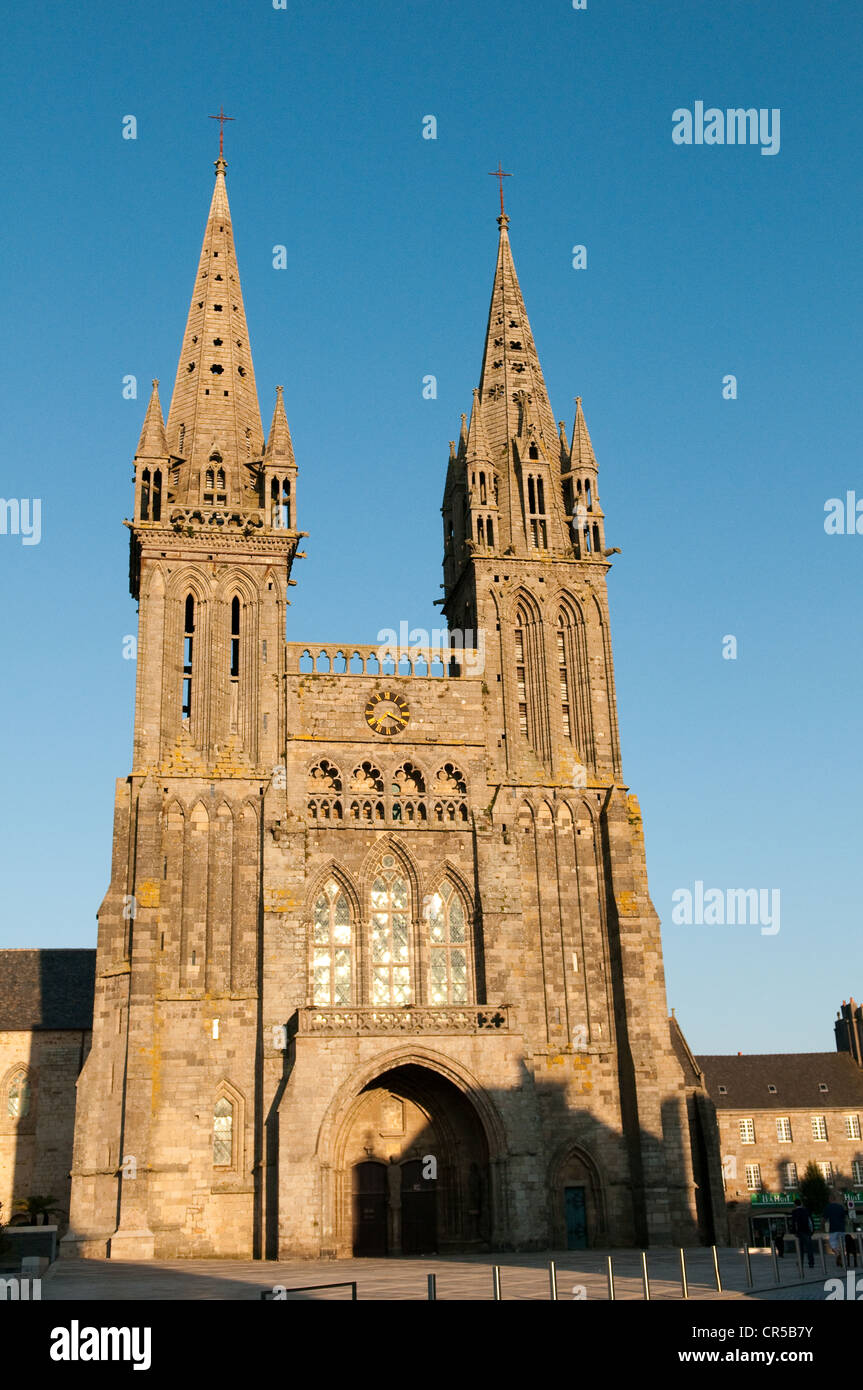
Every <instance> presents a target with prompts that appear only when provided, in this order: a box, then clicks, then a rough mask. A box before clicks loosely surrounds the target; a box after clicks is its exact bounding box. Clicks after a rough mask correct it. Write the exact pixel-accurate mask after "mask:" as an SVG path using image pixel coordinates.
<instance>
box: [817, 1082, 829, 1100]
mask: <svg viewBox="0 0 863 1390" xmlns="http://www.w3.org/2000/svg"><path fill="white" fill-rule="evenodd" d="M818 1089H819V1091H820V1092H821V1094H822V1095H825V1096H826V1094H827V1091H828V1089H829V1088H828V1086H827V1082H826V1081H819V1082H818Z"/></svg>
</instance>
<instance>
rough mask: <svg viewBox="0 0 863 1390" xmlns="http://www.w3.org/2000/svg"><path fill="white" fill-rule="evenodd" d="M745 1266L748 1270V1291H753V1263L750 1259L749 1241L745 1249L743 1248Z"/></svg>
mask: <svg viewBox="0 0 863 1390" xmlns="http://www.w3.org/2000/svg"><path fill="white" fill-rule="evenodd" d="M743 1264H744V1268H745V1269H746V1287H747V1289H751V1288H752V1287H753V1284H752V1261H751V1260H750V1258H749V1242H748V1241H747V1242H746V1244H745V1245H744V1247H743Z"/></svg>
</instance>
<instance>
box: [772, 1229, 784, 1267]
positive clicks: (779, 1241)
mask: <svg viewBox="0 0 863 1390" xmlns="http://www.w3.org/2000/svg"><path fill="white" fill-rule="evenodd" d="M773 1244H774V1245H775V1246H776V1253H777V1255H778V1256H779V1258H780V1260H784V1258H785V1228H784V1227H783V1225H782V1222H781V1221H774V1223H773Z"/></svg>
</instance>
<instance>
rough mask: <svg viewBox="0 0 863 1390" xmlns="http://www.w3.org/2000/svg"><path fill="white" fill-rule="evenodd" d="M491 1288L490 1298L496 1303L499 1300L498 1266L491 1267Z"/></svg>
mask: <svg viewBox="0 0 863 1390" xmlns="http://www.w3.org/2000/svg"><path fill="white" fill-rule="evenodd" d="M491 1287H492V1298H493V1299H494V1300H495V1302H497V1301H498V1300H499V1299H500V1265H492V1267H491Z"/></svg>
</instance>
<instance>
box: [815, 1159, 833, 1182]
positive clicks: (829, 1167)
mask: <svg viewBox="0 0 863 1390" xmlns="http://www.w3.org/2000/svg"><path fill="white" fill-rule="evenodd" d="M818 1172H819V1173H820V1174H821V1176H822V1178H823V1179H824V1181H825V1182H831V1181H832V1179H833V1164H832V1163H831V1162H830V1160H829V1159H825V1160H824V1162H823V1163H819V1164H818Z"/></svg>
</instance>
